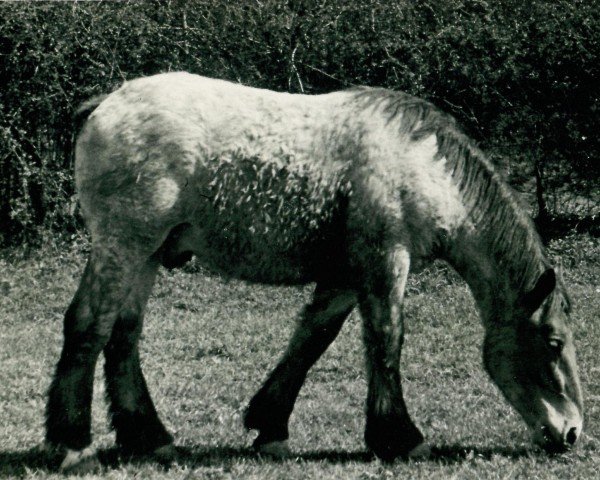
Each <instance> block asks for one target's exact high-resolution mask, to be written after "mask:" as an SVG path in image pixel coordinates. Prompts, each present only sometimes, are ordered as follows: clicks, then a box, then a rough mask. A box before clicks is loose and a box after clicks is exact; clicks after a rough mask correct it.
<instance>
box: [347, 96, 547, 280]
mask: <svg viewBox="0 0 600 480" xmlns="http://www.w3.org/2000/svg"><path fill="white" fill-rule="evenodd" d="M356 92H357V97H356V98H357V99H358V100H360V101H364V102H365V103H364V104H363V106H364V107H367V106H370V107H371V108H376V109H377V110H379V111H381V112H383V114H384V115H385V116H386V121H387V122H388V125H389V124H392V125H393V126H394V127H397V128H398V132H399V133H400V134H401V135H406V136H407V137H408V139H409V140H412V141H418V140H419V139H423V138H426V137H429V136H430V135H432V134H434V135H436V137H437V142H438V152H437V155H436V159H439V160H441V159H442V158H445V160H446V168H447V169H448V171H449V172H450V173H451V175H452V178H453V179H454V182H455V183H456V185H457V186H458V188H459V191H460V193H461V195H462V198H463V201H464V204H465V206H466V207H467V209H468V212H469V214H468V221H469V222H470V223H471V224H472V225H474V226H475V229H476V231H477V234H478V235H480V236H481V237H482V238H483V239H484V240H485V243H486V245H487V248H488V249H489V253H490V254H491V255H492V256H493V257H494V258H495V260H496V262H498V264H499V265H501V266H502V267H504V268H507V269H508V271H509V276H510V279H511V283H513V285H514V286H515V287H516V288H518V289H519V290H520V291H523V289H525V288H529V287H531V285H532V284H533V283H534V282H535V281H536V280H537V278H538V277H539V275H540V273H541V272H542V271H543V270H544V269H545V268H546V267H547V265H548V260H547V259H546V256H545V254H544V248H543V245H542V242H541V240H540V238H539V235H538V234H537V232H536V230H535V227H534V225H533V222H532V221H531V218H530V217H529V215H527V213H526V209H525V207H524V206H523V205H522V204H521V202H520V201H519V199H518V198H517V196H516V194H515V193H514V192H513V191H512V189H511V188H510V187H509V186H508V185H507V183H506V182H505V181H504V180H503V179H502V176H501V175H500V174H499V173H498V172H497V171H496V169H495V168H494V166H493V164H492V163H491V162H490V160H489V159H488V158H487V157H486V155H485V154H484V153H483V152H482V151H481V150H480V149H479V148H478V147H477V146H476V145H475V143H474V141H473V140H471V139H470V138H469V137H467V136H466V135H465V134H464V133H463V132H462V131H461V130H460V128H459V127H458V126H457V124H456V121H455V120H454V118H453V117H452V116H451V115H449V114H446V113H444V112H443V111H441V110H440V109H438V108H437V107H435V106H434V105H433V104H431V103H429V102H428V101H426V100H422V99H419V98H416V97H413V96H412V95H408V94H406V93H403V92H397V91H391V90H385V89H370V88H360V89H358V90H357V91H356Z"/></svg>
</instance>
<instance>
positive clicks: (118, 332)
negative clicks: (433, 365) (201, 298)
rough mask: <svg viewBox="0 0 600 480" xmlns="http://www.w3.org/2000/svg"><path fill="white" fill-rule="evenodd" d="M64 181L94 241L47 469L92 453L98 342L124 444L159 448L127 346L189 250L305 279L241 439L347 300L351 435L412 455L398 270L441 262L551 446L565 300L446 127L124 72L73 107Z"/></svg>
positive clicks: (390, 96)
mask: <svg viewBox="0 0 600 480" xmlns="http://www.w3.org/2000/svg"><path fill="white" fill-rule="evenodd" d="M82 113H83V115H84V116H87V118H86V120H85V123H84V124H83V126H82V128H81V131H80V133H79V137H78V141H77V147H76V167H75V179H76V184H77V189H78V192H79V201H80V204H81V210H82V213H83V216H84V218H85V221H86V224H87V227H88V229H89V231H90V233H91V237H92V248H91V253H90V256H89V260H88V262H87V266H86V267H85V271H84V273H83V278H82V279H81V283H80V285H79V289H78V290H77V293H76V294H75V297H74V299H73V301H72V303H71V305H70V307H69V308H68V311H67V312H66V315H65V323H64V346H63V350H62V354H61V356H60V360H59V361H58V365H57V367H56V374H55V376H54V379H53V382H52V384H51V387H50V391H49V400H48V406H47V420H46V428H47V435H46V440H47V442H48V443H49V444H50V445H53V446H56V447H59V448H60V450H59V451H60V452H62V456H61V459H62V467H63V469H68V468H71V467H74V466H77V465H81V464H82V462H84V461H86V460H87V459H89V458H90V456H93V450H92V449H91V447H90V444H91V435H90V408H91V406H90V403H91V399H92V387H93V378H94V368H95V365H96V360H97V358H98V356H99V354H100V352H102V351H103V352H104V355H105V358H106V362H105V373H106V382H107V396H108V399H109V402H110V414H111V415H110V418H111V423H112V427H113V428H114V429H115V430H116V442H117V444H118V445H119V446H120V447H121V448H122V449H123V450H124V451H126V452H131V453H148V452H157V453H165V452H167V453H168V452H169V449H172V448H173V447H172V442H173V438H172V436H171V435H170V434H169V433H168V432H167V430H166V429H165V427H164V426H163V424H162V423H161V421H160V420H159V418H158V415H157V412H156V410H155V408H154V405H153V403H152V400H151V398H150V395H149V393H148V389H147V387H146V382H145V380H144V376H143V374H142V371H141V368H140V359H139V349H138V340H139V337H140V332H141V330H142V317H143V314H144V308H145V305H146V302H147V300H148V296H149V295H150V291H151V288H152V285H153V283H154V279H155V275H156V272H157V269H158V268H159V266H160V265H161V264H162V265H164V266H166V267H168V268H173V267H176V266H180V265H182V264H183V263H185V261H187V260H188V259H189V258H190V257H191V256H192V255H195V256H197V258H198V261H199V262H201V263H203V264H205V265H207V266H208V267H210V268H212V269H217V270H219V271H221V272H223V274H225V275H228V276H233V277H237V278H243V279H247V280H250V281H255V282H266V283H275V284H282V283H288V284H306V283H308V282H315V283H316V287H315V291H314V295H313V297H312V301H311V302H310V304H308V305H307V306H306V307H305V308H304V310H303V312H302V314H301V315H300V318H299V322H298V325H297V327H296V330H295V332H294V333H293V336H292V338H291V340H290V343H289V346H288V347H287V350H286V352H285V353H284V355H283V357H282V358H281V360H280V361H279V364H278V365H277V366H276V368H275V369H274V370H273V372H272V373H271V375H270V376H269V378H268V379H267V381H266V382H265V383H264V385H263V386H262V388H261V389H260V390H259V391H258V393H256V395H255V396H254V397H253V398H252V400H251V401H250V404H249V406H248V409H247V412H246V416H245V426H246V427H247V428H248V429H256V430H258V431H259V435H258V437H257V439H256V441H255V447H256V448H257V449H259V450H260V451H264V452H280V451H281V450H282V449H283V447H284V446H285V441H286V439H287V438H288V420H289V417H290V414H291V412H292V409H293V407H294V402H295V400H296V397H297V395H298V392H299V390H300V388H301V386H302V383H303V382H304V379H305V378H306V375H307V372H308V370H309V369H310V367H311V366H312V365H313V364H314V363H315V362H316V361H317V359H318V358H319V357H320V356H321V354H322V353H323V352H324V351H325V349H326V348H327V347H328V346H329V345H330V344H331V342H332V341H333V340H334V339H335V337H336V336H337V334H338V332H339V331H340V328H341V326H342V324H343V323H344V320H345V319H346V318H347V316H348V315H349V313H350V312H351V311H352V310H353V309H354V308H355V306H358V308H359V310H360V313H361V316H362V319H363V322H364V342H365V345H366V364H367V369H366V372H367V376H368V397H367V401H366V416H367V421H366V431H365V441H366V444H367V446H368V448H369V449H370V450H372V451H373V452H374V453H375V454H376V455H377V456H379V457H380V458H382V459H385V460H392V459H394V458H396V457H407V456H410V455H412V454H415V453H418V452H422V451H423V436H422V434H421V432H420V431H419V429H418V428H417V427H416V426H415V424H414V423H413V421H412V420H411V418H410V417H409V415H408V413H407V409H406V405H405V403H404V399H403V393H402V386H401V380H400V371H399V367H400V352H401V346H402V341H403V323H402V322H403V320H402V305H403V300H404V290H405V286H406V280H407V275H408V273H409V270H410V269H411V267H412V268H415V267H418V266H420V265H423V264H425V263H427V262H429V261H431V260H432V259H434V258H441V259H444V260H445V261H447V262H448V263H449V264H450V265H451V266H452V267H453V268H455V269H456V270H457V271H458V273H459V274H460V275H461V276H462V277H463V278H464V279H465V281H466V282H467V283H468V285H469V286H470V289H471V291H472V293H473V296H474V298H475V301H476V303H477V306H478V310H479V312H480V315H481V318H482V322H483V325H484V327H485V341H484V345H483V357H484V364H485V368H486V369H487V371H488V372H489V374H490V376H491V378H492V380H493V381H494V382H495V383H496V384H497V386H498V387H499V388H500V390H501V391H502V393H503V394H504V395H505V397H506V398H507V400H508V401H509V402H510V403H511V404H512V405H513V406H514V408H515V409H516V410H517V411H518V412H519V413H520V415H521V416H522V417H523V419H524V421H525V422H526V423H527V425H528V426H529V427H530V428H531V429H532V431H533V437H534V440H535V442H536V443H538V444H539V445H541V446H543V447H544V448H545V449H547V450H549V451H562V450H565V449H567V448H569V447H571V446H572V445H573V444H575V442H576V440H577V438H578V437H579V436H580V434H581V430H582V423H583V406H582V398H581V390H580V384H579V379H578V374H577V367H576V362H575V352H574V347H573V342H572V335H571V331H570V327H569V322H568V315H569V310H570V303H569V299H568V296H567V294H566V292H565V289H564V286H563V284H562V282H561V280H560V278H557V276H556V275H555V272H554V270H553V269H552V268H551V267H550V265H549V262H548V259H547V257H546V256H545V254H544V249H543V246H542V244H541V243H540V240H539V238H538V236H537V234H536V232H535V230H534V227H533V226H532V222H531V221H530V219H529V218H528V216H527V215H526V214H525V213H523V209H522V208H521V207H520V206H519V204H518V202H517V201H516V199H515V197H514V195H513V194H512V193H511V191H510V189H509V188H508V187H507V186H506V184H505V183H503V181H502V180H501V178H500V176H499V175H498V174H497V173H496V172H495V171H494V168H493V167H492V165H491V164H490V162H489V160H487V159H486V157H485V155H484V154H483V153H482V152H481V151H480V150H479V149H478V148H477V147H476V146H475V145H474V143H473V142H472V141H471V140H470V139H469V138H467V137H466V136H465V135H463V134H462V133H461V132H460V130H459V129H458V127H457V126H456V125H455V122H454V120H453V119H452V118H451V117H450V116H448V115H446V114H444V113H442V112H440V111H439V110H438V109H436V108H435V107H434V106H432V105H431V104H429V103H428V102H426V101H423V100H420V99H418V98H414V97H412V96H410V95H407V94H404V93H400V92H393V91H388V90H382V89H370V88H359V89H352V90H346V91H341V92H336V93H330V94H326V95H315V96H307V95H293V94H288V93H276V92H272V91H268V90H261V89H256V88H249V87H244V86H240V85H237V84H234V83H229V82H226V81H221V80H214V79H209V78H203V77H199V76H196V75H191V74H187V73H168V74H162V75H156V76H152V77H148V78H140V79H137V80H133V81H130V82H126V83H125V84H124V85H123V86H122V87H121V88H120V89H118V90H117V91H115V92H113V93H112V94H110V95H108V96H106V97H104V98H102V99H95V100H92V101H90V102H88V104H87V105H85V107H84V111H83V112H82Z"/></svg>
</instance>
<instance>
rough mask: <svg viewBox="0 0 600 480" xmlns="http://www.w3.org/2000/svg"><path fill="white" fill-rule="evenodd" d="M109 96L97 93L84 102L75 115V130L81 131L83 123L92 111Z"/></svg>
mask: <svg viewBox="0 0 600 480" xmlns="http://www.w3.org/2000/svg"><path fill="white" fill-rule="evenodd" d="M106 97H108V95H107V94H105V95H96V96H95V97H92V98H90V99H89V100H86V101H85V102H83V103H82V104H81V105H80V106H79V108H78V109H77V110H75V114H74V115H73V124H74V126H75V131H76V132H79V131H80V130H81V127H83V124H84V123H85V121H86V120H87V118H88V117H89V116H90V115H91V113H92V112H93V111H94V110H96V107H97V106H98V105H100V104H101V103H102V102H103V101H104V99H105V98H106Z"/></svg>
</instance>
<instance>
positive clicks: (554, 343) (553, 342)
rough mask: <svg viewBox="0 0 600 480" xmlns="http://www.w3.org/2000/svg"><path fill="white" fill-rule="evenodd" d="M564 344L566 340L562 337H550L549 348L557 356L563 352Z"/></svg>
mask: <svg viewBox="0 0 600 480" xmlns="http://www.w3.org/2000/svg"><path fill="white" fill-rule="evenodd" d="M564 346H565V342H564V341H563V340H562V339H560V338H556V337H552V338H549V339H548V348H549V349H550V350H551V351H552V353H553V354H554V355H556V356H557V357H558V356H559V355H560V354H561V353H562V350H563V347H564Z"/></svg>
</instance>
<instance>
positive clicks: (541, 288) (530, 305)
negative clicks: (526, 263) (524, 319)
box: [519, 268, 556, 313]
mask: <svg viewBox="0 0 600 480" xmlns="http://www.w3.org/2000/svg"><path fill="white" fill-rule="evenodd" d="M554 288H556V274H555V273H554V270H553V269H552V268H549V269H547V270H546V271H545V272H544V273H542V274H541V275H540V278H538V279H537V282H536V283H535V286H534V287H533V288H532V289H531V290H530V291H529V292H527V293H526V294H524V295H523V296H522V297H521V299H520V301H519V303H520V305H521V308H523V309H524V310H525V311H526V312H528V313H533V312H535V311H536V310H537V309H538V308H540V306H541V305H542V302H543V301H544V300H545V299H546V298H547V297H548V295H550V294H551V293H552V291H553V290H554Z"/></svg>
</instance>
